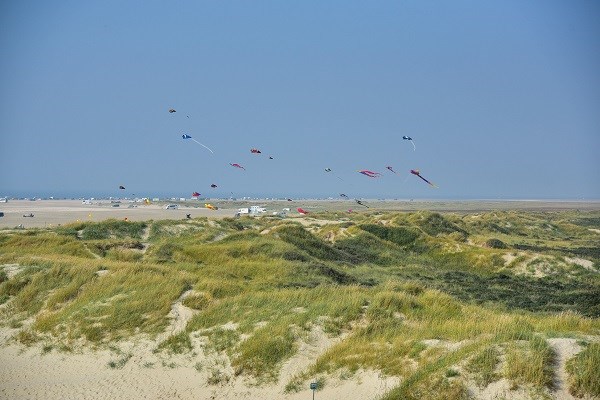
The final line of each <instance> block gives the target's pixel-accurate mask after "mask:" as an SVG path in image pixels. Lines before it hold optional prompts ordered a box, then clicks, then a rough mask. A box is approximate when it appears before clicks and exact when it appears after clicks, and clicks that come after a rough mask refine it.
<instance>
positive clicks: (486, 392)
mask: <svg viewBox="0 0 600 400" xmlns="http://www.w3.org/2000/svg"><path fill="white" fill-rule="evenodd" d="M511 388H512V384H511V383H510V381H509V380H508V379H500V380H498V381H495V382H492V383H490V384H489V385H488V386H486V387H485V388H479V387H477V386H470V387H469V388H468V390H469V393H470V394H471V396H472V397H473V398H475V399H478V400H500V399H507V400H508V399H509V400H531V399H532V397H531V393H529V391H528V390H526V389H524V388H517V389H511Z"/></svg>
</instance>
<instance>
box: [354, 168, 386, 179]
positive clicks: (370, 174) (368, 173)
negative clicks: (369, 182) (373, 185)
mask: <svg viewBox="0 0 600 400" xmlns="http://www.w3.org/2000/svg"><path fill="white" fill-rule="evenodd" d="M358 172H360V173H361V174H363V175H366V176H368V177H369V178H379V177H380V176H381V173H379V172H373V171H369V170H368V169H363V170H359V171H358Z"/></svg>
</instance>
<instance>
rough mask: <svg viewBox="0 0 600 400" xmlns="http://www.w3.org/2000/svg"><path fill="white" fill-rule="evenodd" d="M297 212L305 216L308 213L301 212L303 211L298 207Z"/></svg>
mask: <svg viewBox="0 0 600 400" xmlns="http://www.w3.org/2000/svg"><path fill="white" fill-rule="evenodd" d="M298 212H299V213H300V214H305V215H306V214H308V211H304V210H303V209H301V208H300V207H298Z"/></svg>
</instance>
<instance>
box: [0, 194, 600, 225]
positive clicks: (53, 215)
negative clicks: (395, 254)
mask: <svg viewBox="0 0 600 400" xmlns="http://www.w3.org/2000/svg"><path fill="white" fill-rule="evenodd" d="M362 201H363V203H364V204H366V205H368V207H369V208H366V207H362V206H360V205H358V204H356V203H355V202H354V201H352V200H312V199H308V200H294V201H291V202H288V201H284V200H247V201H244V200H218V199H210V200H206V201H204V200H199V201H193V200H190V201H186V202H179V208H178V209H176V210H167V209H165V205H166V204H168V203H167V202H159V203H156V204H149V205H144V204H142V203H130V202H128V201H126V200H123V201H122V202H121V203H111V202H110V201H109V200H97V201H92V204H84V203H83V202H82V201H81V200H35V201H31V200H9V201H8V202H7V203H0V212H3V213H4V217H0V228H15V227H17V226H21V225H22V226H23V227H24V228H43V227H49V228H50V227H56V226H58V225H64V224H69V223H74V222H78V221H103V220H106V219H110V218H114V219H121V220H122V219H125V218H127V219H128V220H130V221H146V220H164V219H185V218H186V215H187V214H190V217H191V218H197V217H208V218H225V217H234V216H235V214H236V212H237V210H238V209H239V208H245V207H250V206H252V205H259V206H261V207H265V208H266V212H265V214H263V215H270V214H272V213H277V212H280V211H282V210H283V209H284V208H289V209H290V212H289V214H288V215H289V216H294V215H296V214H298V213H297V212H296V208H298V207H301V208H303V209H304V210H306V211H309V212H320V211H343V212H347V211H348V210H352V211H353V212H365V211H401V212H409V211H419V210H429V211H437V212H459V213H475V212H484V211H494V210H497V211H499V210H515V211H516V210H519V211H540V212H541V211H566V210H580V211H597V210H600V201H597V200H594V201H585V200H581V201H573V200H362ZM205 202H206V203H210V204H213V205H215V206H217V207H219V209H218V210H210V209H208V208H205V207H204V204H205ZM176 204H177V202H176ZM115 205H118V207H115ZM31 214H33V217H25V216H24V215H31Z"/></svg>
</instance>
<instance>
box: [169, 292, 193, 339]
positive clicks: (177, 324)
mask: <svg viewBox="0 0 600 400" xmlns="http://www.w3.org/2000/svg"><path fill="white" fill-rule="evenodd" d="M193 293H194V291H193V290H188V291H186V292H184V293H183V294H182V295H181V296H179V298H178V299H177V301H176V302H175V303H173V305H172V306H171V311H170V312H169V314H168V317H169V318H171V324H170V325H169V327H168V328H167V329H166V330H165V334H168V335H176V334H178V333H180V332H182V331H183V330H184V329H185V327H186V325H187V323H188V322H189V320H190V319H192V317H193V316H194V315H195V314H197V313H198V311H197V310H193V309H191V308H189V307H186V306H184V305H183V303H182V302H183V299H185V298H186V297H188V296H190V295H191V294H193ZM165 334H163V335H165ZM165 339H166V338H165Z"/></svg>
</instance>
